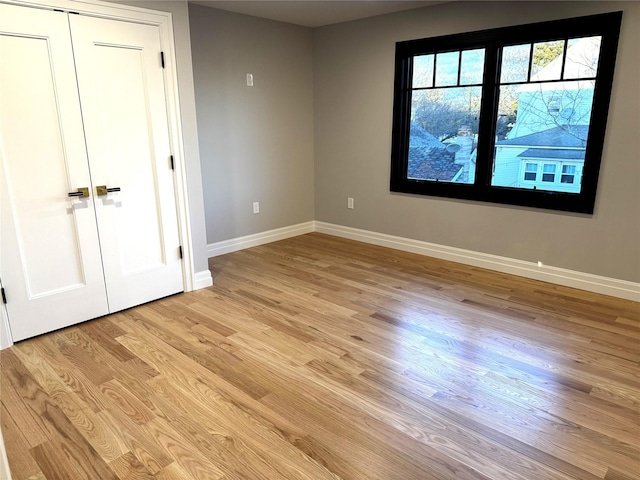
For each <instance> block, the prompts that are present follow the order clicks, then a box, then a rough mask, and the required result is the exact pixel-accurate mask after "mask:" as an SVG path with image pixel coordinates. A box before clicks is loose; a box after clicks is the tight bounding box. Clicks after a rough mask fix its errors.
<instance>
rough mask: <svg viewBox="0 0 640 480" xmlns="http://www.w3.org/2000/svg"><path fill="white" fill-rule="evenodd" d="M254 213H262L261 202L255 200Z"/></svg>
mask: <svg viewBox="0 0 640 480" xmlns="http://www.w3.org/2000/svg"><path fill="white" fill-rule="evenodd" d="M253 213H260V202H253Z"/></svg>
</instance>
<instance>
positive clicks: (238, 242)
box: [207, 221, 314, 257]
mask: <svg viewBox="0 0 640 480" xmlns="http://www.w3.org/2000/svg"><path fill="white" fill-rule="evenodd" d="M313 231H314V222H313V221H311V222H305V223H298V224H297V225H291V226H288V227H282V228H276V229H274V230H267V231H266V232H260V233H254V234H253V235H246V236H244V237H238V238H232V239H230V240H223V241H222V242H216V243H210V244H209V245H207V253H208V254H209V257H217V256H218V255H224V254H225V253H231V252H236V251H238V250H244V249H245V248H251V247H256V246H258V245H264V244H265V243H271V242H275V241H278V240H284V239H285V238H291V237H297V236H298V235H304V234H305V233H311V232H313Z"/></svg>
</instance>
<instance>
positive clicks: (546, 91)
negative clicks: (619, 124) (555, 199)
mask: <svg viewBox="0 0 640 480" xmlns="http://www.w3.org/2000/svg"><path fill="white" fill-rule="evenodd" d="M593 90H594V82H593V81H591V80H580V81H579V80H572V81H568V82H553V83H544V84H533V83H528V84H527V83H522V84H514V85H503V86H501V87H500V96H499V100H498V122H497V125H496V137H497V140H496V145H495V147H496V148H495V155H494V159H493V162H494V163H493V177H492V180H491V184H492V185H493V186H503V187H515V188H534V187H535V188H537V189H538V190H551V191H559V192H571V193H579V192H580V182H581V179H580V176H579V175H576V174H575V172H577V171H578V170H579V169H581V168H582V164H583V163H584V155H585V150H586V145H587V135H588V133H589V125H590V121H591V108H592V103H593ZM532 160H534V162H532ZM535 161H538V162H539V163H543V162H544V161H547V162H550V163H548V164H545V165H544V166H543V172H542V174H541V175H538V176H536V177H534V175H533V174H531V175H527V173H528V172H529V170H528V168H527V165H528V164H531V163H536V162H535ZM567 161H568V162H571V163H575V165H563V170H562V174H564V175H569V177H565V179H564V180H563V179H562V177H561V178H560V182H559V183H558V182H557V180H558V178H557V177H558V175H557V172H558V170H560V168H559V167H558V169H557V170H553V171H551V170H549V169H550V168H552V167H553V168H555V167H556V166H557V165H558V164H560V163H563V162H567ZM551 162H557V164H556V165H554V164H552V163H551ZM565 167H567V168H569V169H568V170H564V168H565ZM572 168H573V169H574V170H572ZM522 171H524V172H525V174H524V175H522V173H520V172H522ZM570 177H573V178H570ZM524 181H526V183H523V182H524Z"/></svg>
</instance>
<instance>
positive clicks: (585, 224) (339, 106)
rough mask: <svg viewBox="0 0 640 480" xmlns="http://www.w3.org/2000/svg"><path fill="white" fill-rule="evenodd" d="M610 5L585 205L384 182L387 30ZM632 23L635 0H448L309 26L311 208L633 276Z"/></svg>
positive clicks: (636, 249)
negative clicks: (597, 142) (595, 171)
mask: <svg viewBox="0 0 640 480" xmlns="http://www.w3.org/2000/svg"><path fill="white" fill-rule="evenodd" d="M614 10H624V18H623V26H622V33H621V41H620V46H619V49H618V60H617V67H616V74H615V81H614V89H613V96H612V101H611V107H610V116H609V122H608V126H607V135H606V140H605V147H604V156H603V160H602V169H601V173H600V181H599V186H598V195H597V200H596V208H595V213H594V214H593V215H592V216H589V215H578V214H566V213H556V212H551V211H544V210H536V209H531V208H519V207H509V206H500V205H491V204H483V203H478V202H470V201H461V200H449V199H438V198H431V197H420V196H410V195H403V194H392V193H390V191H389V163H390V152H391V123H392V122H391V120H392V108H393V101H392V93H393V63H394V48H395V42H396V41H400V40H408V39H413V38H423V37H430V36H437V35H444V34H450V33H459V32H465V31H473V30H480V29H486V28H494V27H500V26H506V25H515V24H519V23H530V22H535V21H544V20H551V19H555V18H566V17H571V16H580V15H588V14H594V13H601V12H605V11H614ZM638 32H640V3H635V2H566V3H560V2H541V3H533V2H495V3H491V2H482V3H480V2H468V3H467V2H465V3H462V2H455V3H448V4H441V5H436V6H433V7H427V8H423V9H417V10H411V11H407V12H402V13H399V14H390V15H385V16H380V17H374V18H370V19H365V20H361V21H355V22H349V23H343V24H337V25H333V26H327V27H322V28H319V29H316V30H314V72H315V75H314V127H315V130H314V138H315V219H316V220H319V221H323V222H330V223H335V224H339V225H345V226H350V227H355V228H361V229H366V230H372V231H375V232H381V233H386V234H391V235H399V236H402V237H408V238H413V239H418V240H424V241H428V242H433V243H437V244H442V245H447V246H453V247H459V248H464V249H469V250H473V251H477V252H484V253H490V254H495V255H501V256H505V257H510V258H515V259H522V260H527V261H533V262H537V261H542V262H543V263H545V264H547V265H550V266H557V267H563V268H568V269H571V270H576V271H581V272H586V273H592V274H597V275H604V276H607V277H612V278H618V279H623V280H629V281H634V282H639V281H640V133H639V132H638V126H639V125H640V98H639V93H640V87H639V85H640V76H639V73H638V64H639V55H638V46H639V45H640V36H639V33H638ZM199 107H200V105H199ZM347 197H354V198H355V209H354V210H348V209H347Z"/></svg>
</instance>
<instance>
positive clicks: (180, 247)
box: [2, 245, 182, 303]
mask: <svg viewBox="0 0 640 480" xmlns="http://www.w3.org/2000/svg"><path fill="white" fill-rule="evenodd" d="M178 251H179V252H180V258H182V245H180V246H179V247H178ZM2 295H3V296H4V290H3V294H2ZM5 303H7V302H5Z"/></svg>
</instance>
